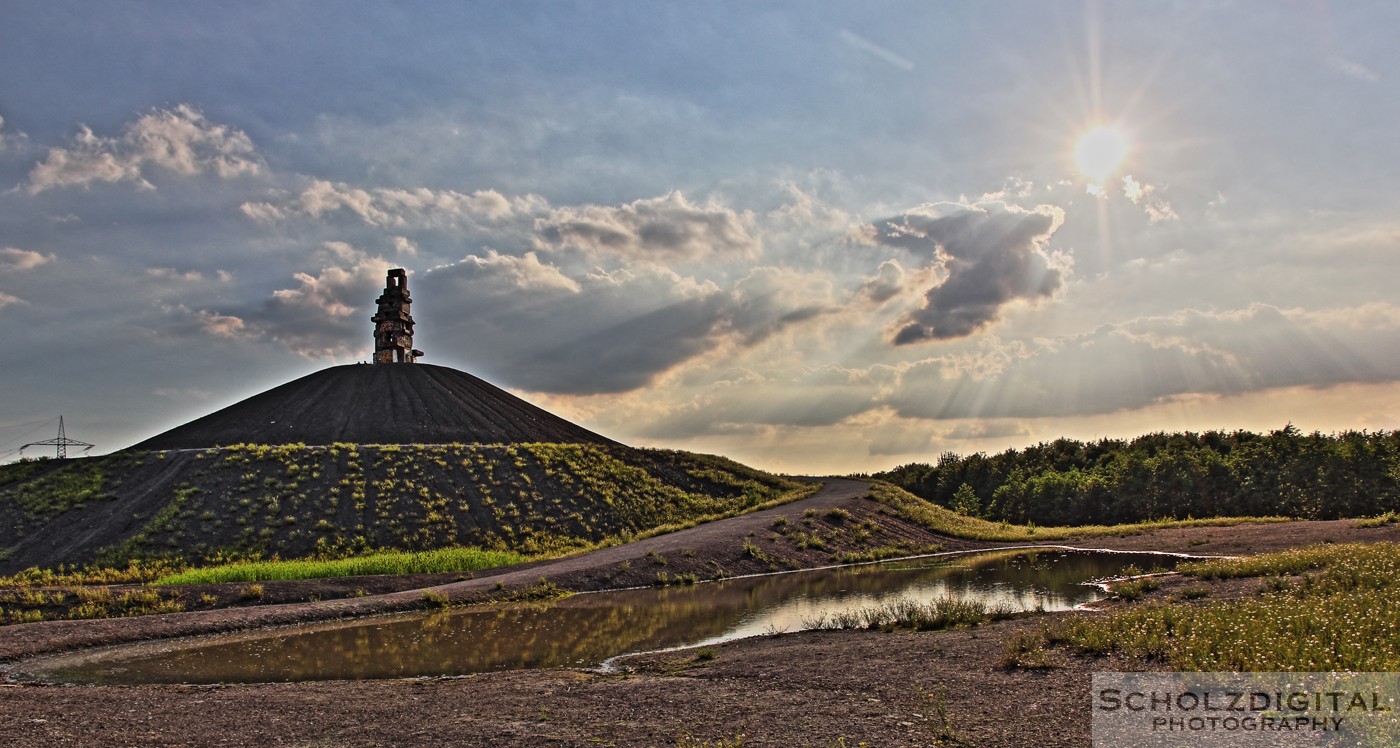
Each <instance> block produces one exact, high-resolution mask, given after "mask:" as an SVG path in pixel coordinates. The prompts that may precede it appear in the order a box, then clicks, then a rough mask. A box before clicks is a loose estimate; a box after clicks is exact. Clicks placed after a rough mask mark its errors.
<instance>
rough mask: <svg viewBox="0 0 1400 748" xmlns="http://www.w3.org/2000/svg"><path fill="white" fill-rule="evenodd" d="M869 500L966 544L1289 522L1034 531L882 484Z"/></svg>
mask: <svg viewBox="0 0 1400 748" xmlns="http://www.w3.org/2000/svg"><path fill="white" fill-rule="evenodd" d="M870 495H871V498H873V499H875V500H876V501H879V502H880V503H882V504H884V505H885V506H887V507H889V510H890V511H891V512H892V513H894V514H896V515H898V516H900V517H903V518H905V519H907V520H909V521H911V522H915V523H917V524H919V525H922V526H923V527H925V528H927V529H929V530H931V531H933V532H936V533H938V534H940V535H947V536H948V537H953V538H966V539H968V540H988V541H1008V542H1015V541H1023V542H1027V543H1039V542H1042V541H1051V540H1070V539H1083V538H1094V537H1103V536H1106V535H1130V534H1138V533H1143V532H1148V531H1150V530H1161V529H1167V528H1172V527H1217V526H1227V525H1238V524H1242V523H1246V522H1288V521H1289V520H1288V519H1287V518H1285V517H1212V518H1210V519H1187V520H1155V521H1152V522H1136V523H1133V524H1127V525H1084V526H1080V527H1036V526H1034V525H1013V524H1008V523H1006V522H990V521H988V520H985V519H978V518H977V517H969V516H967V515H965V514H958V513H957V512H954V511H952V510H951V509H946V508H944V507H941V506H939V505H937V504H935V503H933V502H931V501H927V500H925V499H921V498H919V497H918V496H915V495H914V494H911V493H909V492H908V491H905V490H904V489H902V488H900V487H898V486H896V485H894V484H892V483H885V482H883V481H875V482H874V483H872V484H871V490H870Z"/></svg>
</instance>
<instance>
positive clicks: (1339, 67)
mask: <svg viewBox="0 0 1400 748" xmlns="http://www.w3.org/2000/svg"><path fill="white" fill-rule="evenodd" d="M1327 67H1329V68H1332V69H1333V70H1335V71H1337V72H1339V73H1341V74H1342V75H1345V76H1347V77H1348V78H1355V79H1356V80H1359V81H1366V82H1367V83H1375V82H1376V81H1378V80H1380V79H1381V76H1380V74H1378V73H1377V72H1376V71H1374V70H1372V69H1370V68H1368V67H1366V66H1365V65H1362V64H1361V63H1359V62H1355V61H1353V60H1348V59H1346V58H1344V57H1339V56H1337V55H1332V56H1331V57H1328V58H1327Z"/></svg>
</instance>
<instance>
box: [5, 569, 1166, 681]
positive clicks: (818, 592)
mask: <svg viewBox="0 0 1400 748" xmlns="http://www.w3.org/2000/svg"><path fill="white" fill-rule="evenodd" d="M1178 560H1179V559H1178V558H1177V557H1174V556H1169V555H1161V554H1141V553H1110V552H1100V551H1069V550H1059V549H1055V550H1047V549H1037V550H1001V551H993V552H986V553H976V554H968V555H944V556H933V557H924V558H918V559H910V560H903V561H892V562H884V563H878V564H867V565H861V566H846V567H839V568H831V569H819V570H812V571H802V572H793V573H789V574H774V575H766V576H758V577H747V578H741V579H731V580H726V581H723V582H716V583H712V584H699V585H694V586H686V587H666V588H648V589H635V590H620V591H615V592H600V593H592V594H582V595H574V596H572V597H568V598H564V599H561V600H556V601H551V602H546V603H515V604H509V605H491V606H483V607H472V608H459V609H449V610H445V611H441V612H436V613H412V614H405V615H397V616H386V617H377V618H369V619H357V620H354V621H342V622H333V623H324V624H312V625H307V626H298V627H294V628H286V629H274V630H264V631H255V632H248V633H244V634H234V635H219V636H213V637H201V638H195V639H183V640H174V641H166V642H149V643H141V644H135V645H126V646H120V647H112V648H107V649H102V650H93V651H88V652H81V653H76V654H69V655H61V656H57V657H50V658H41V659H36V660H31V661H29V662H27V663H24V664H22V665H21V666H19V667H18V668H16V670H15V672H14V673H13V676H14V677H15V678H17V679H20V680H38V681H47V682H64V683H97V684H124V683H126V684H129V683H265V682H276V681H307V680H338V679H352V680H357V679H369V678H403V677H414V676H454V675H469V674H474V673H485V672H493V671H498V670H520V669H526V668H536V667H560V666H564V667H592V666H596V665H598V664H599V663H601V662H603V661H605V660H607V659H609V658H612V657H615V656H617V655H621V654H626V653H633V652H642V651H651V650H657V649H665V648H670V647H680V646H696V645H704V644H715V643H719V642H724V641H729V640H732V639H739V638H744V637H748V636H757V635H761V634H767V633H773V632H778V631H787V632H791V631H799V630H802V629H805V628H810V627H811V623H812V622H813V621H816V620H818V619H820V618H821V617H822V616H823V615H830V614H834V613H840V612H843V611H850V610H858V609H861V608H867V607H871V606H876V605H882V604H886V603H890V602H894V601H897V600H901V599H908V600H916V601H920V602H926V601H930V600H934V599H937V598H941V597H945V596H951V597H959V598H968V599H975V600H980V601H982V602H983V603H985V604H986V605H987V606H988V607H994V606H995V607H1003V608H1011V609H1014V610H1035V609H1037V608H1041V609H1044V610H1047V611H1054V610H1066V609H1070V608H1073V607H1075V606H1077V605H1081V604H1083V603H1087V602H1092V601H1094V600H1097V599H1101V598H1103V597H1104V596H1105V593H1104V591H1103V590H1102V589H1100V588H1098V587H1095V586H1093V585H1091V584H1086V583H1087V582H1091V581H1092V580H1096V579H1102V578H1104V577H1109V576H1114V575H1117V574H1118V573H1119V572H1121V571H1122V570H1123V569H1124V568H1125V567H1127V566H1129V565H1136V566H1137V567H1138V568H1141V569H1152V568H1163V569H1165V568H1172V567H1174V566H1175V564H1176V562H1177V561H1178ZM658 568H660V567H658Z"/></svg>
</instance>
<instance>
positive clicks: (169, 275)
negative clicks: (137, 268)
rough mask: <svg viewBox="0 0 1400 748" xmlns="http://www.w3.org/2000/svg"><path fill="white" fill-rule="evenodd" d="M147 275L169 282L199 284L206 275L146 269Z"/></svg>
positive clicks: (162, 269) (171, 269)
mask: <svg viewBox="0 0 1400 748" xmlns="http://www.w3.org/2000/svg"><path fill="white" fill-rule="evenodd" d="M146 275H149V276H151V277H152V278H155V279H157V280H162V281H167V282H171V281H174V282H183V283H199V282H201V281H203V280H204V274H203V273H201V272H199V271H198V270H184V271H181V270H176V269H175V268H146Z"/></svg>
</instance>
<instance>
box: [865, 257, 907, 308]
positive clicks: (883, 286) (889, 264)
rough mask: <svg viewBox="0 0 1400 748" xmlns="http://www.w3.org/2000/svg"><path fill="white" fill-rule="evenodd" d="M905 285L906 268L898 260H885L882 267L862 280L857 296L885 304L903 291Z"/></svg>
mask: <svg viewBox="0 0 1400 748" xmlns="http://www.w3.org/2000/svg"><path fill="white" fill-rule="evenodd" d="M904 285H905V272H904V268H903V267H901V266H900V264H899V262H898V261H897V260H885V261H884V262H882V263H880V269H879V270H877V271H876V273H875V275H873V276H870V277H867V278H864V279H863V280H862V283H861V286H860V290H858V291H857V292H856V296H857V297H859V298H863V299H867V300H869V301H871V302H872V303H875V304H883V303H885V302H886V301H889V300H890V299H893V298H894V297H895V296H898V295H899V294H900V293H901V292H903V291H904Z"/></svg>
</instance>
